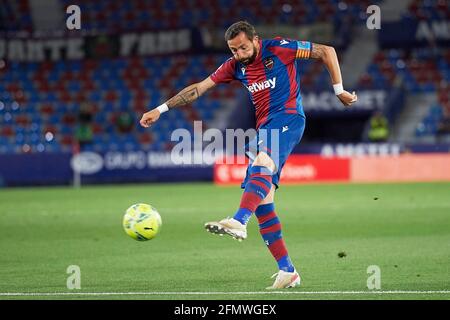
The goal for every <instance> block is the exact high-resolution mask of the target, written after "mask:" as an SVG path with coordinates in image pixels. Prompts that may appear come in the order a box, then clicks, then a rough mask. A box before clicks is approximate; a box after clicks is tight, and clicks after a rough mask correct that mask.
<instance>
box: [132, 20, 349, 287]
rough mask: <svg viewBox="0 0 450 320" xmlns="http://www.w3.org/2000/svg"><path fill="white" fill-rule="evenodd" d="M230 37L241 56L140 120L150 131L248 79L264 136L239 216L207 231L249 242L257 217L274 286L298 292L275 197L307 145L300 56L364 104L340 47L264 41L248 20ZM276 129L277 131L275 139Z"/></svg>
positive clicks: (339, 91) (255, 149) (253, 155)
mask: <svg viewBox="0 0 450 320" xmlns="http://www.w3.org/2000/svg"><path fill="white" fill-rule="evenodd" d="M225 40H226V41H227V44H228V47H229V48H230V50H231V52H232V54H233V56H232V57H230V58H229V59H228V60H226V61H225V62H224V63H223V64H222V65H221V66H220V67H219V68H218V69H217V70H216V71H215V72H214V73H213V74H212V75H210V76H209V77H207V78H206V79H204V80H203V81H201V82H199V83H194V84H192V85H190V86H188V87H186V88H185V89H183V90H182V91H180V92H179V93H178V94H177V95H175V96H174V97H172V98H170V99H169V100H167V101H166V102H165V103H164V104H162V105H160V106H159V107H157V108H155V109H153V110H151V111H148V112H146V113H145V114H144V115H143V116H142V119H141V120H140V123H141V125H142V126H144V127H149V126H151V125H152V124H153V123H155V122H156V121H157V120H158V119H159V117H160V115H161V114H162V113H164V112H166V111H168V110H169V109H171V108H175V107H179V106H183V105H186V104H189V103H191V102H192V101H194V100H196V99H197V98H198V97H200V96H201V95H202V94H204V93H205V92H206V91H207V90H209V89H211V88H212V87H214V86H215V85H217V84H219V83H228V82H231V81H233V80H237V81H240V82H241V83H242V84H243V85H244V86H245V87H246V88H247V90H248V91H249V94H250V97H251V100H252V102H253V104H254V106H255V109H256V129H257V136H256V137H255V139H253V140H252V141H251V142H250V143H249V144H248V145H247V146H246V155H247V156H248V157H249V159H250V164H249V166H248V168H247V175H246V177H245V179H244V181H243V183H242V185H241V187H242V188H243V189H244V192H243V195H242V198H241V201H240V205H239V209H238V210H237V212H236V213H235V214H234V216H233V217H232V218H225V219H223V220H220V221H217V222H208V223H206V224H205V228H206V229H207V231H209V232H212V233H216V234H227V235H230V236H232V237H233V238H235V239H239V240H243V239H246V238H247V230H246V225H247V222H248V221H249V219H250V217H251V216H252V214H255V216H256V218H257V219H258V222H259V228H260V233H261V235H262V238H263V240H264V242H265V243H266V245H267V247H268V249H269V251H270V252H271V254H272V256H273V257H274V258H275V260H276V262H277V264H278V269H279V271H278V272H277V273H276V274H274V275H273V276H272V277H275V276H276V279H275V281H274V283H273V285H272V286H270V287H268V288H267V289H281V288H290V287H295V286H297V285H299V284H300V276H299V274H298V272H297V271H296V269H295V267H294V265H293V263H292V261H291V259H290V258H289V255H288V251H287V248H286V244H285V242H284V239H283V237H282V234H281V224H280V220H279V218H278V217H277V214H276V213H275V206H274V193H275V189H276V188H278V184H279V179H280V174H281V170H282V168H283V165H284V163H285V162H286V160H287V158H288V156H289V154H290V153H291V152H292V150H293V149H294V147H295V146H296V145H297V144H298V143H299V142H300V140H301V138H302V135H303V131H304V128H305V114H304V111H303V106H302V101H301V95H300V77H299V72H298V68H299V65H298V64H297V61H298V60H299V59H319V60H320V61H322V62H323V63H324V65H325V67H326V68H327V69H328V72H329V74H330V77H331V82H332V84H333V88H334V92H335V94H336V96H337V98H338V99H339V100H340V101H341V102H342V103H343V104H344V105H345V106H350V105H351V104H352V103H354V102H355V101H356V100H357V96H356V94H355V92H353V93H349V92H347V91H345V90H344V89H343V85H342V77H341V71H340V68H339V62H338V59H337V56H336V52H335V50H334V48H333V47H330V46H326V45H321V44H317V43H312V42H309V41H296V40H291V39H284V38H275V39H268V40H266V39H260V38H259V37H258V36H257V34H256V31H255V29H254V27H253V26H252V25H251V24H249V23H248V22H246V21H239V22H236V23H234V24H233V25H231V26H230V27H229V28H228V30H227V31H226V32H225ZM274 132H275V134H273V133H274Z"/></svg>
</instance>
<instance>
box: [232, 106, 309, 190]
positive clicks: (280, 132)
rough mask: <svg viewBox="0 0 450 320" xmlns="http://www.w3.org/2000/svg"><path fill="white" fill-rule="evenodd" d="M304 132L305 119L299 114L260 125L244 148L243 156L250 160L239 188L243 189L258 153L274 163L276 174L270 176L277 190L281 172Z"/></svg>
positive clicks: (279, 117)
mask: <svg viewBox="0 0 450 320" xmlns="http://www.w3.org/2000/svg"><path fill="white" fill-rule="evenodd" d="M304 131H305V117H304V116H303V115H300V114H283V115H280V116H277V117H274V118H272V119H270V120H269V121H267V122H266V123H264V124H263V125H261V126H260V127H259V129H258V131H257V135H256V137H255V138H254V139H252V141H250V142H249V143H248V144H247V145H246V146H245V155H246V156H247V157H248V158H249V159H250V164H249V166H248V168H247V173H246V176H245V179H244V181H243V182H242V184H241V188H243V189H244V188H245V186H246V184H247V181H248V179H249V174H248V170H249V168H250V167H251V166H252V164H253V160H254V159H255V158H256V156H257V155H258V153H259V152H265V153H267V154H268V155H269V156H270V157H271V158H272V160H273V161H274V162H275V166H276V169H275V170H276V172H274V174H273V175H272V183H273V184H274V185H275V188H278V184H279V181H280V175H281V170H282V169H283V166H284V164H285V163H286V160H287V158H288V157H289V155H290V154H291V152H292V150H294V147H295V146H296V145H297V144H298V143H299V142H300V140H301V139H302V136H303V132H304Z"/></svg>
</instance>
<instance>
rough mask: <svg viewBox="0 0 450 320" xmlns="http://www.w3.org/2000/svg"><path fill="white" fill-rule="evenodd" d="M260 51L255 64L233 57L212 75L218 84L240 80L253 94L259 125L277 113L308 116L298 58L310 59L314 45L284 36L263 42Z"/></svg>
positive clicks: (251, 94)
mask: <svg viewBox="0 0 450 320" xmlns="http://www.w3.org/2000/svg"><path fill="white" fill-rule="evenodd" d="M259 45H260V50H259V52H258V55H257V57H256V59H255V61H253V62H252V63H251V64H249V65H247V66H246V65H244V64H242V63H240V62H239V61H237V60H236V59H234V57H231V58H229V59H228V60H227V61H225V62H224V63H223V64H222V65H221V66H220V67H219V68H218V69H217V70H216V71H215V72H214V73H213V74H212V75H211V79H212V80H213V81H214V82H215V83H228V82H231V81H233V80H238V81H240V82H241V83H242V84H243V85H244V86H245V88H246V89H247V90H248V92H249V94H250V98H251V100H252V102H253V105H254V106H255V111H256V128H259V127H260V126H261V125H262V124H264V123H266V122H267V121H269V120H270V119H271V118H273V117H274V116H278V115H282V114H292V113H294V114H301V115H303V116H304V115H305V114H304V111H303V106H302V97H301V94H300V73H299V70H298V64H297V63H296V60H297V59H309V57H310V56H311V50H312V44H311V42H309V41H297V40H290V39H283V38H278V37H277V38H274V39H267V40H266V39H263V40H260V41H259Z"/></svg>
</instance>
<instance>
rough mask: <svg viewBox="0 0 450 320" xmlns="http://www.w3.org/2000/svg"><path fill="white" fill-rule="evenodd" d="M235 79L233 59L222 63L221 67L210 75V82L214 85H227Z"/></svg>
mask: <svg viewBox="0 0 450 320" xmlns="http://www.w3.org/2000/svg"><path fill="white" fill-rule="evenodd" d="M235 79H236V78H235V76H234V60H233V58H230V59H228V60H227V61H225V62H224V63H222V65H221V66H220V67H219V68H217V70H216V71H215V72H214V73H213V74H211V80H212V81H214V82H215V83H216V84H219V83H229V82H231V81H233V80H235Z"/></svg>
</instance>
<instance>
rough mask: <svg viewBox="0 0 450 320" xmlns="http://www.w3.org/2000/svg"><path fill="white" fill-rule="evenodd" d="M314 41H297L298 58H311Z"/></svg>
mask: <svg viewBox="0 0 450 320" xmlns="http://www.w3.org/2000/svg"><path fill="white" fill-rule="evenodd" d="M311 51H312V43H311V42H309V41H297V53H296V56H295V58H296V59H309V58H310V57H311Z"/></svg>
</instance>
